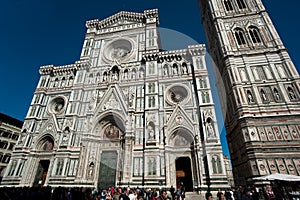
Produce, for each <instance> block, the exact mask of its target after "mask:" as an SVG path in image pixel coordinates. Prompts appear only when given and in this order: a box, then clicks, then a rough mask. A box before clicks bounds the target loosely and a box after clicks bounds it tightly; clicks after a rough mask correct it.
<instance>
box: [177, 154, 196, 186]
mask: <svg viewBox="0 0 300 200" xmlns="http://www.w3.org/2000/svg"><path fill="white" fill-rule="evenodd" d="M175 165H176V186H177V188H178V189H181V190H182V189H183V188H184V191H186V192H192V191H193V178H192V177H193V175H192V167H191V159H190V158H189V157H179V158H177V159H176V164H175Z"/></svg>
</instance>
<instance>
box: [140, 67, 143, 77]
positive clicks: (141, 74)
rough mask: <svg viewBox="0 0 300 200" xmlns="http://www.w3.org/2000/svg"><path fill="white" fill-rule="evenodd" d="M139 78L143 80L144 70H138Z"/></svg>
mask: <svg viewBox="0 0 300 200" xmlns="http://www.w3.org/2000/svg"><path fill="white" fill-rule="evenodd" d="M140 78H144V69H143V68H141V69H140Z"/></svg>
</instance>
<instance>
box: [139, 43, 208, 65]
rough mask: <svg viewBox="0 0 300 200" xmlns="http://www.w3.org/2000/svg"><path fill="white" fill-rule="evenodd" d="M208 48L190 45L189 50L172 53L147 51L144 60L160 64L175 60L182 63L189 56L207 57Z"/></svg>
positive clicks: (201, 45) (173, 51) (171, 51)
mask: <svg viewBox="0 0 300 200" xmlns="http://www.w3.org/2000/svg"><path fill="white" fill-rule="evenodd" d="M205 53H206V47H205V45H204V44H198V45H189V46H188V48H187V49H180V50H170V51H158V50H152V51H147V52H146V53H145V54H144V55H143V58H144V60H145V61H158V62H164V61H167V62H170V61H173V60H177V61H180V60H182V58H183V57H186V56H187V54H190V55H192V56H201V55H205Z"/></svg>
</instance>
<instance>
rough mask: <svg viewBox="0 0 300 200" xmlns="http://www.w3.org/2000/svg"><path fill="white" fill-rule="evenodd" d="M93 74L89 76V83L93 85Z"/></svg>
mask: <svg viewBox="0 0 300 200" xmlns="http://www.w3.org/2000/svg"><path fill="white" fill-rule="evenodd" d="M93 77H94V76H93V74H92V73H90V75H89V79H88V83H92V82H93Z"/></svg>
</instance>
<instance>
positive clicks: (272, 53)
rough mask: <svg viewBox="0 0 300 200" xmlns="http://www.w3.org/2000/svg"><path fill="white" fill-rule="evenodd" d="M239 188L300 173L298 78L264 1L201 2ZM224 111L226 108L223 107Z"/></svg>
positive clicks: (299, 99)
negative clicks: (275, 176)
mask: <svg viewBox="0 0 300 200" xmlns="http://www.w3.org/2000/svg"><path fill="white" fill-rule="evenodd" d="M198 2H199V6H200V10H201V17H202V23H203V27H204V30H205V33H206V38H207V42H208V49H209V53H210V55H211V57H212V59H213V61H214V62H215V64H216V65H217V69H218V70H219V72H220V74H221V76H222V79H223V83H224V87H225V88H220V87H219V88H218V89H219V91H225V94H226V95H225V96H224V95H223V96H221V101H222V105H226V120H225V124H226V131H227V141H228V146H229V151H230V157H231V161H232V168H233V174H234V179H235V181H236V184H238V185H245V184H247V183H251V181H252V178H254V177H256V176H261V175H266V174H272V173H286V174H294V175H300V153H299V150H300V146H299V139H300V95H299V91H300V79H299V74H298V72H297V70H296V68H295V66H294V64H293V62H292V61H291V59H290V56H289V54H288V52H287V49H286V48H285V46H284V45H283V43H282V41H281V39H280V37H279V35H278V33H277V31H276V28H275V27H274V25H273V23H272V21H271V19H270V17H269V15H268V13H267V11H266V9H265V7H264V5H263V3H262V1H261V0H198ZM223 110H224V109H223Z"/></svg>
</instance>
